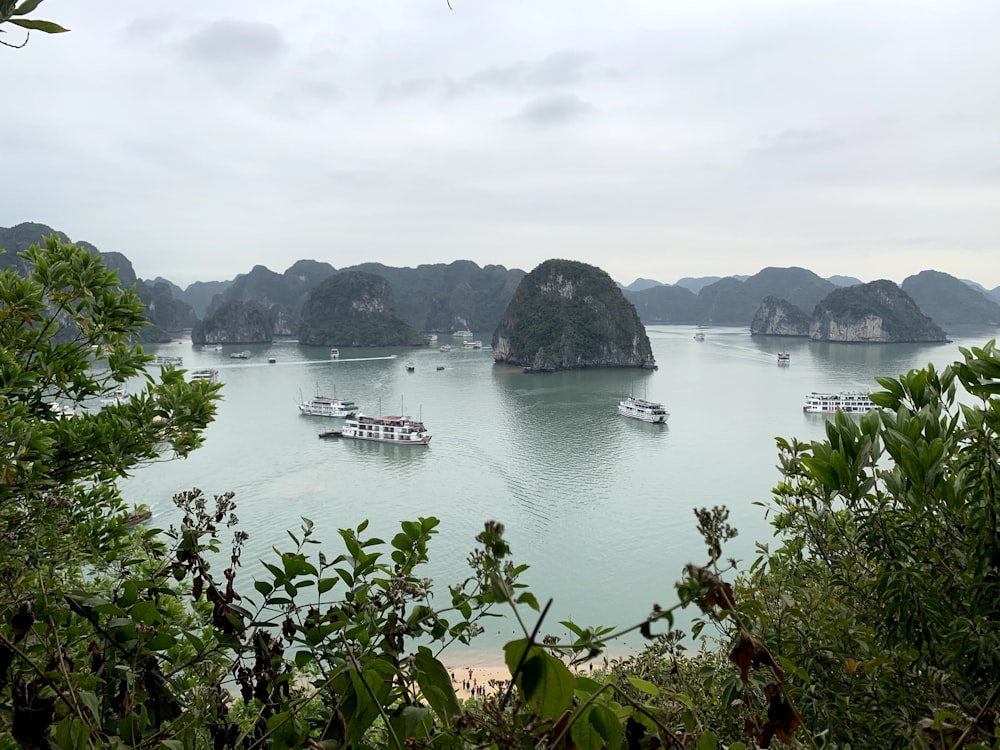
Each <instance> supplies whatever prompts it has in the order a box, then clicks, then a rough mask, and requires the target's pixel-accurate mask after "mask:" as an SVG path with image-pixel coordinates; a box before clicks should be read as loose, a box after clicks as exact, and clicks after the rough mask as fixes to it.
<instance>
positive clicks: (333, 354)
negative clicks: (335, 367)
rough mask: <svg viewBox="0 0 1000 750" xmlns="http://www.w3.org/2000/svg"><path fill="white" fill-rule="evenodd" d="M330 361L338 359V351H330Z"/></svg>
mask: <svg viewBox="0 0 1000 750" xmlns="http://www.w3.org/2000/svg"><path fill="white" fill-rule="evenodd" d="M330 359H340V349H331V350H330Z"/></svg>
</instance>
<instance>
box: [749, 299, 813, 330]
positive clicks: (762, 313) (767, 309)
mask: <svg viewBox="0 0 1000 750" xmlns="http://www.w3.org/2000/svg"><path fill="white" fill-rule="evenodd" d="M809 323H810V320H809V316H808V315H806V314H805V313H804V312H802V310H800V309H799V308H798V307H796V306H795V305H793V304H792V303H791V302H789V301H788V300H784V299H778V298H777V297H765V298H764V299H763V300H762V301H761V303H760V307H759V308H757V312H756V313H755V314H754V316H753V321H751V323H750V335H751V336H801V337H805V336H808V335H809Z"/></svg>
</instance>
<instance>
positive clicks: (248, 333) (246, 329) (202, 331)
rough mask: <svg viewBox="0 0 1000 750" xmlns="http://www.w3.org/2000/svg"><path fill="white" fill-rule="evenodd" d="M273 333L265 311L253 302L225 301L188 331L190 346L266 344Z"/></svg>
mask: <svg viewBox="0 0 1000 750" xmlns="http://www.w3.org/2000/svg"><path fill="white" fill-rule="evenodd" d="M273 337H274V333H273V330H272V328H271V321H270V319H269V318H268V313H267V310H265V309H264V307H263V306H262V305H260V304H259V303H257V302H254V301H252V300H251V301H244V300H235V299H234V300H228V301H226V302H223V303H222V304H221V305H220V306H219V308H218V309H217V310H216V311H215V312H214V313H213V314H212V315H211V316H209V317H208V318H207V319H206V320H204V321H203V322H202V323H200V324H198V325H196V326H195V327H194V328H193V329H191V343H193V344H266V343H270V341H271V340H272V339H273Z"/></svg>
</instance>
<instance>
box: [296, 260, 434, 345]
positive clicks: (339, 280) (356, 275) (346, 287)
mask: <svg viewBox="0 0 1000 750" xmlns="http://www.w3.org/2000/svg"><path fill="white" fill-rule="evenodd" d="M299 341H300V342H301V343H303V344H312V345H322V346H407V345H412V346H422V345H424V339H423V336H421V334H420V332H419V331H418V330H417V329H416V328H414V327H413V326H412V325H410V324H409V323H408V322H406V321H405V320H403V318H401V317H400V316H399V315H398V314H397V313H396V309H395V302H394V300H393V294H392V287H391V286H390V285H389V282H388V281H386V280H385V279H384V278H382V277H381V276H376V275H375V274H371V273H365V272H363V271H344V272H342V273H337V274H334V275H333V276H331V277H329V278H328V279H326V281H324V282H323V283H322V284H320V285H319V286H318V287H316V288H315V289H314V290H313V293H312V294H310V295H309V298H308V299H307V300H306V303H305V305H304V306H303V307H302V314H301V318H300V325H299Z"/></svg>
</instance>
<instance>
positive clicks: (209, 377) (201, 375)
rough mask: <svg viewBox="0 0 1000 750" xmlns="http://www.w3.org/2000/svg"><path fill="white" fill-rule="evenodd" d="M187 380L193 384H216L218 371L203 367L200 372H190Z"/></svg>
mask: <svg viewBox="0 0 1000 750" xmlns="http://www.w3.org/2000/svg"><path fill="white" fill-rule="evenodd" d="M188 379H189V380H190V381H191V382H192V383H194V382H195V381H204V382H206V383H218V382H219V371H218V370H216V369H215V368H214V367H205V368H203V369H201V370H192V371H191V374H190V375H189V376H188Z"/></svg>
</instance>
